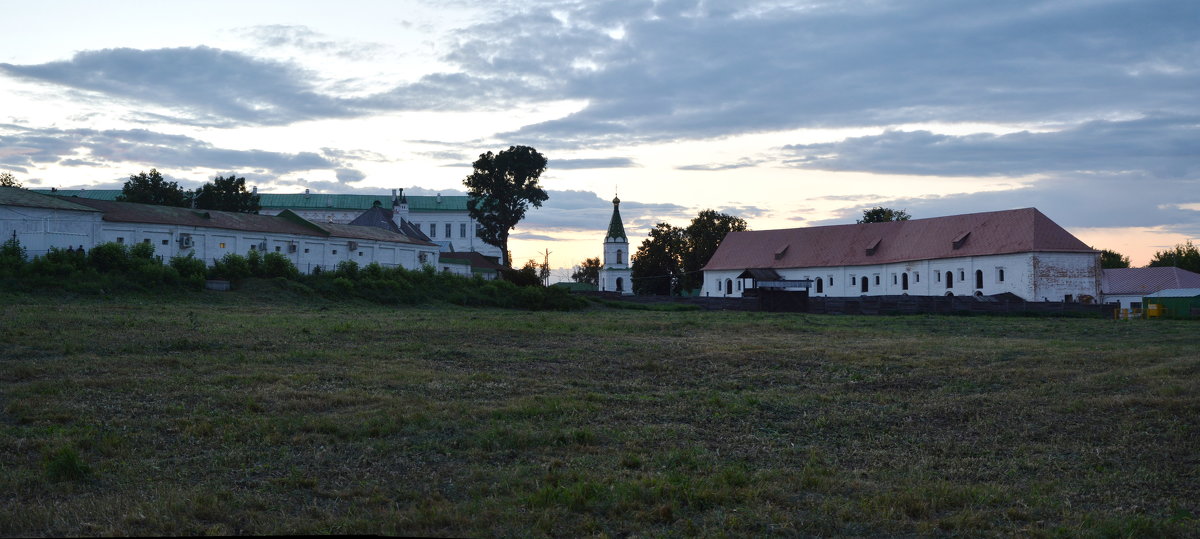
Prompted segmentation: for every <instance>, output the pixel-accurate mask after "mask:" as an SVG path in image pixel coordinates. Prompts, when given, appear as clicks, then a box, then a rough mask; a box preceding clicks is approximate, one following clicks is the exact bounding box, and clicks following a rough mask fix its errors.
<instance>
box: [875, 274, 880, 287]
mask: <svg viewBox="0 0 1200 539" xmlns="http://www.w3.org/2000/svg"><path fill="white" fill-rule="evenodd" d="M875 284H876V285H879V274H878V273H876V274H875Z"/></svg>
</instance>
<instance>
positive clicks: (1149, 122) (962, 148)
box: [784, 115, 1200, 177]
mask: <svg viewBox="0 0 1200 539" xmlns="http://www.w3.org/2000/svg"><path fill="white" fill-rule="evenodd" d="M784 149H785V150H786V151H787V152H789V153H790V154H791V155H793V156H795V158H794V159H791V160H789V161H788V163H790V164H792V165H794V166H798V167H804V168H815V169H822V170H839V171H847V170H852V171H865V172H876V173H884V174H922V175H939V176H1024V175H1029V174H1037V173H1047V172H1075V171H1094V172H1096V171H1105V172H1122V171H1129V170H1142V171H1149V172H1151V173H1152V174H1153V175H1155V176H1162V177H1185V176H1195V175H1196V174H1198V173H1200V116H1181V115H1152V116H1147V117H1145V118H1141V119H1137V120H1127V121H1093V122H1087V123H1084V124H1081V125H1079V126H1076V127H1071V128H1068V129H1064V130H1061V131H1054V132H1045V133H1031V132H1020V133H1013V134H1009V135H993V134H987V133H984V134H976V135H966V136H953V135H939V134H934V133H930V132H928V131H888V132H886V133H883V134H881V135H876V136H868V137H855V138H848V139H845V140H842V141H839V142H833V143H825V144H807V145H794V146H787V147H785V148H784Z"/></svg>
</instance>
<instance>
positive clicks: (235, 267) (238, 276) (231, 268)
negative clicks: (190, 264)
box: [208, 253, 250, 282]
mask: <svg viewBox="0 0 1200 539" xmlns="http://www.w3.org/2000/svg"><path fill="white" fill-rule="evenodd" d="M249 276H250V263H249V262H247V261H246V257H244V256H242V255H239V254H237V253H226V254H225V256H223V257H221V258H220V260H217V261H215V262H214V263H213V265H212V267H211V268H209V269H208V277H209V278H210V279H223V280H226V281H231V282H232V281H240V280H242V279H245V278H246V277H249Z"/></svg>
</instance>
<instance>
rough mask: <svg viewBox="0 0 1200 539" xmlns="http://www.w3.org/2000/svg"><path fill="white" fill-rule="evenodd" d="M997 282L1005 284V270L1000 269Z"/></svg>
mask: <svg viewBox="0 0 1200 539" xmlns="http://www.w3.org/2000/svg"><path fill="white" fill-rule="evenodd" d="M996 280H997V281H999V282H1004V268H1000V273H999V274H998V275H996Z"/></svg>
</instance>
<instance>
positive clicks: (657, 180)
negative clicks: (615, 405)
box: [0, 0, 1200, 267]
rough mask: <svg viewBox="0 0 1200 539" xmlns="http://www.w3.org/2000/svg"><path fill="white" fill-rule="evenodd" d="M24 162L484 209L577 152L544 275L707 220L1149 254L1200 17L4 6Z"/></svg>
mask: <svg viewBox="0 0 1200 539" xmlns="http://www.w3.org/2000/svg"><path fill="white" fill-rule="evenodd" d="M0 5H2V6H3V12H4V20H5V31H4V32H3V33H0V169H5V170H8V171H11V172H13V173H14V174H15V175H16V176H17V178H18V179H19V180H21V181H22V182H23V183H25V184H26V185H27V186H33V187H50V186H56V187H61V188H70V187H79V186H92V187H95V188H103V187H108V188H113V187H119V186H120V185H121V183H122V182H123V181H124V179H125V178H127V177H128V176H129V175H130V174H133V173H137V172H140V171H143V170H149V169H150V168H152V167H153V168H157V169H158V170H159V171H161V172H163V173H164V175H166V176H168V177H169V178H171V179H174V180H176V181H179V182H180V183H181V184H182V185H184V186H187V187H193V186H196V185H199V184H200V183H202V182H204V181H207V180H209V179H211V178H212V177H213V176H215V175H217V174H226V173H230V172H234V173H237V174H238V175H241V176H245V177H246V178H247V180H248V182H249V183H251V184H253V185H257V186H258V187H259V189H260V190H261V191H265V192H299V191H301V190H303V189H305V188H310V189H313V190H314V191H316V192H336V193H358V192H361V193H382V192H386V190H388V189H392V188H397V187H404V188H408V189H410V192H416V193H430V194H432V193H437V192H441V193H446V194H451V193H454V192H455V191H456V190H461V189H462V178H463V177H464V176H466V175H467V174H468V173H469V171H470V163H471V162H472V161H473V160H474V159H475V158H476V157H477V156H478V155H479V154H480V153H482V152H484V151H488V150H492V151H498V150H501V149H504V148H507V147H508V146H509V145H513V144H525V145H531V146H534V147H536V148H538V149H539V150H540V151H542V152H543V153H544V154H546V156H547V157H548V158H549V159H550V169H549V170H548V171H547V173H546V174H545V175H544V176H543V182H542V183H543V186H544V187H545V188H546V189H547V190H548V191H549V192H550V196H551V198H550V201H549V202H548V203H547V204H546V205H545V206H544V207H543V208H542V209H539V210H533V211H531V212H530V215H529V217H528V219H527V220H526V221H525V222H523V223H522V224H521V225H520V226H519V227H518V229H517V230H516V231H515V235H514V243H513V245H512V247H513V251H514V253H513V254H514V258H515V259H516V260H517V261H520V260H523V259H528V258H533V257H535V256H537V253H538V252H540V251H542V250H544V249H549V250H550V251H551V252H552V254H551V262H552V264H553V265H554V266H559V267H566V266H570V265H572V264H575V263H578V262H579V261H580V260H582V259H583V258H584V257H587V256H598V255H599V254H600V252H601V249H600V241H601V236H602V235H603V232H604V230H605V228H606V226H607V220H608V216H609V214H610V212H611V207H612V206H611V204H610V203H609V202H608V201H609V200H610V199H611V198H612V197H613V195H614V193H618V194H619V195H620V197H621V199H622V201H623V202H622V206H621V209H622V214H623V215H624V217H625V226H626V230H627V231H628V232H629V233H630V236H631V237H630V240H631V242H632V243H633V244H634V245H637V244H639V243H640V242H641V240H642V238H644V237H645V234H646V232H647V231H648V230H649V229H650V227H652V226H653V225H654V223H656V222H660V221H666V222H671V223H673V224H676V225H685V224H686V223H687V221H688V220H689V219H690V218H691V217H692V216H694V215H695V214H696V212H698V211H699V210H702V209H706V208H714V209H718V210H722V211H726V212H728V213H733V214H736V215H739V216H742V217H744V218H745V219H746V220H747V221H749V223H750V226H751V228H753V229H760V230H761V229H769V228H782V227H795V226H812V225H823V224H839V223H852V222H854V219H855V217H857V216H860V215H861V212H862V210H863V209H865V208H868V207H871V206H877V205H883V206H889V207H895V208H904V209H907V211H908V212H909V213H910V214H912V215H913V216H914V217H917V218H920V217H934V216H940V215H949V214H955V213H966V212H975V211H991V210H1001V209H1009V208H1021V207H1030V206H1033V207H1037V208H1039V209H1041V210H1042V211H1043V212H1044V213H1046V214H1047V215H1049V216H1050V217H1051V218H1052V219H1054V220H1055V221H1057V222H1058V223H1059V224H1061V225H1063V226H1064V227H1066V228H1067V229H1069V230H1071V231H1072V232H1074V233H1075V234H1076V235H1077V236H1079V237H1080V238H1081V239H1083V240H1084V241H1085V242H1088V243H1090V244H1092V245H1094V246H1096V247H1098V248H1111V249H1116V250H1118V251H1121V252H1123V253H1125V254H1128V255H1131V256H1132V257H1133V259H1134V263H1135V264H1144V263H1146V262H1147V261H1148V260H1149V258H1150V256H1151V255H1152V253H1153V252H1154V251H1155V250H1158V249H1162V248H1164V247H1167V246H1170V245H1174V244H1176V243H1180V242H1182V241H1184V240H1187V239H1193V240H1194V241H1196V240H1197V239H1200V2H1196V1H1195V0H1166V1H1160V0H1129V1H1124V0H1057V1H1052V2H1040V1H1021V0H1012V1H1004V2H961V1H954V0H945V1H933V0H911V1H894V2H892V1H885V0H864V1H855V0H839V1H836V2H828V1H816V0H814V1H797V2H788V1H762V2H695V1H670V0H668V1H660V2H632V1H619V2H612V3H604V2H599V1H591V0H587V1H577V2H537V1H521V2H507V1H505V0H499V1H488V2H475V1H470V0H461V1H458V2H453V1H452V2H437V3H432V2H431V3H421V2H401V1H392V0H388V1H375V2H372V1H357V0H344V1H342V2H337V3H330V2H304V1H298V0H289V1H287V2H268V1H255V2H242V1H240V0H239V1H236V2H233V1H230V2H225V1H216V0H207V1H205V2H184V1H173V2H149V1H145V2H142V1H138V2H133V1H113V2H92V1H49V2H24V1H22V2H16V1H8V0H5V1H3V2H2V3H0Z"/></svg>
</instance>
